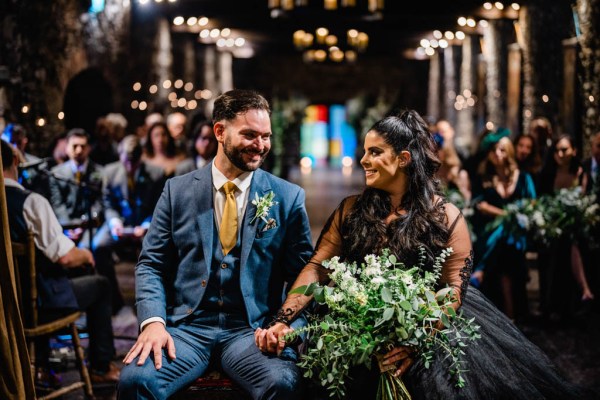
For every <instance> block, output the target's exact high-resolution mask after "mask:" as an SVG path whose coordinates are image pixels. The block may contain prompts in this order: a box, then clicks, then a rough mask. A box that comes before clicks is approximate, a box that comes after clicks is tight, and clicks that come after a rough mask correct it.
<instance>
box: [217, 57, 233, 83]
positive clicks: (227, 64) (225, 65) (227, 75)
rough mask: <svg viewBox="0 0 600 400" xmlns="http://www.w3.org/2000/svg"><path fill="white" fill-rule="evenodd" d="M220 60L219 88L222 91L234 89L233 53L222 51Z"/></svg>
mask: <svg viewBox="0 0 600 400" xmlns="http://www.w3.org/2000/svg"><path fill="white" fill-rule="evenodd" d="M217 54H218V60H219V89H220V92H221V93H225V92H227V91H228V90H231V89H233V54H231V53H230V52H229V51H220V52H218V53H217Z"/></svg>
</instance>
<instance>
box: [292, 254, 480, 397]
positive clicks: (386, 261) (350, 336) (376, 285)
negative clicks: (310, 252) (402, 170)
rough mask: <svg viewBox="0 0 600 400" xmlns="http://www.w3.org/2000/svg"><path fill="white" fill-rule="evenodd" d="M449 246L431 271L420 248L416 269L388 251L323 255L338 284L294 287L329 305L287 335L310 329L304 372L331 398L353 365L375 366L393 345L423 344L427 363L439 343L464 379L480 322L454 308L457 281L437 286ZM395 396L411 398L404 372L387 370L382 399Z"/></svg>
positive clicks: (450, 368) (459, 378) (339, 394)
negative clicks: (361, 258) (348, 258)
mask: <svg viewBox="0 0 600 400" xmlns="http://www.w3.org/2000/svg"><path fill="white" fill-rule="evenodd" d="M451 252H452V249H451V248H449V249H446V250H443V251H442V252H441V254H440V255H439V256H438V257H437V258H436V259H435V260H434V263H433V266H431V267H430V271H427V270H426V266H425V258H426V257H425V250H424V249H422V248H421V249H420V252H419V258H420V261H419V264H418V265H416V266H413V267H411V268H408V267H407V266H406V265H404V264H402V263H400V262H397V260H396V257H395V256H394V255H391V254H390V253H389V250H384V251H383V252H382V254H381V255H379V256H375V255H368V256H366V257H365V262H364V263H363V264H361V265H360V266H357V265H356V263H344V262H340V260H339V257H334V258H332V259H330V260H328V261H324V262H323V263H322V264H323V266H325V267H326V268H328V269H330V270H331V273H330V278H331V280H332V281H333V283H334V284H335V285H334V286H333V287H331V286H321V285H319V284H317V283H312V284H310V285H307V286H302V287H299V288H296V289H294V290H293V291H291V292H290V294H294V293H299V294H304V295H314V297H315V300H316V301H317V302H318V303H319V304H326V305H328V307H329V313H328V315H325V316H315V317H314V318H313V321H312V323H311V324H309V325H308V326H306V327H304V328H301V329H299V330H296V331H294V332H292V333H291V334H290V335H288V337H286V340H291V339H293V338H295V337H296V336H297V335H299V334H300V333H302V332H307V333H308V338H307V346H306V349H307V351H306V353H305V354H304V355H303V356H302V359H301V361H300V363H299V366H300V367H301V368H302V369H304V371H305V372H304V376H305V377H308V378H315V379H317V380H318V381H319V383H320V384H321V385H322V386H324V387H326V388H327V390H329V392H330V394H331V396H332V397H333V396H336V397H338V398H343V397H344V396H345V392H344V390H345V387H344V385H345V381H346V378H348V376H349V370H350V367H352V366H356V365H360V364H362V365H366V366H367V367H370V366H371V359H372V358H373V357H375V356H378V355H379V356H380V355H382V354H384V353H387V352H388V351H389V349H390V348H391V347H395V346H409V347H412V348H414V349H415V350H416V351H418V354H419V356H420V357H421V358H422V359H423V361H424V366H425V367H426V368H429V366H430V363H431V360H432V359H433V353H434V350H436V351H442V352H444V353H445V355H446V357H442V358H443V359H444V361H440V362H448V363H449V365H448V374H449V375H451V376H453V377H454V378H455V379H456V384H457V386H459V387H462V386H464V384H465V381H464V379H463V377H462V372H464V371H465V365H464V362H463V361H462V360H461V355H462V354H463V352H462V350H461V349H462V347H464V346H466V343H465V342H466V341H467V340H475V339H477V338H478V337H479V334H478V329H479V327H478V326H476V325H475V324H474V322H473V320H472V319H471V320H466V319H464V318H463V317H462V316H461V314H457V313H456V311H455V310H454V308H453V307H452V305H453V303H454V302H455V299H454V297H453V289H452V288H449V287H446V288H442V289H441V290H439V291H437V292H436V290H435V288H436V287H437V285H438V281H439V279H440V277H441V269H442V265H443V263H444V261H445V259H446V257H448V255H450V254H451ZM390 396H391V397H392V398H398V399H408V398H410V394H409V393H408V392H407V390H406V388H405V387H404V384H403V383H402V381H401V379H400V378H398V377H395V376H394V375H393V374H391V373H390V372H389V371H388V372H384V373H382V375H381V379H380V390H379V391H378V398H390Z"/></svg>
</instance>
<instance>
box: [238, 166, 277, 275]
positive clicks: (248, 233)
mask: <svg viewBox="0 0 600 400" xmlns="http://www.w3.org/2000/svg"><path fill="white" fill-rule="evenodd" d="M267 177H268V175H267V174H266V173H265V172H264V171H262V170H260V169H257V170H256V171H254V176H253V177H252V183H251V184H250V193H248V204H247V205H246V212H245V213H244V221H243V225H242V229H243V234H242V252H241V256H240V266H241V268H244V266H245V265H246V261H247V260H248V256H249V255H250V250H252V245H253V244H254V238H255V236H256V229H257V227H258V224H259V222H260V221H259V220H256V221H254V222H252V223H250V221H251V220H252V218H254V215H255V214H256V206H255V205H254V204H252V200H254V198H255V196H256V194H257V193H258V197H262V196H264V195H266V194H267V193H268V192H269V191H271V185H270V182H269V180H268V178H267Z"/></svg>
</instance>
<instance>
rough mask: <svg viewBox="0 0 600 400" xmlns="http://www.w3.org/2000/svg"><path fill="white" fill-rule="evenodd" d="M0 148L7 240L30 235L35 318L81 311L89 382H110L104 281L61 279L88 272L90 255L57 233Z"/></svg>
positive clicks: (8, 151) (5, 148)
mask: <svg viewBox="0 0 600 400" xmlns="http://www.w3.org/2000/svg"><path fill="white" fill-rule="evenodd" d="M0 142H1V143H0V144H1V150H2V165H3V170H2V174H3V175H4V184H5V191H6V201H7V207H8V222H9V228H10V236H11V240H13V241H17V242H18V241H21V242H22V241H25V238H26V235H27V232H28V231H31V232H33V235H34V241H35V246H36V250H37V255H36V258H37V259H36V261H37V267H38V268H37V282H38V294H39V300H40V308H41V309H42V310H44V312H43V313H40V316H41V317H44V316H48V315H55V314H56V315H57V316H58V315H60V313H61V312H64V311H65V310H76V309H79V310H81V311H85V312H86V315H87V327H88V332H89V336H90V346H89V353H88V354H89V361H90V365H91V368H92V373H91V379H92V382H93V383H111V382H116V381H117V380H118V379H119V370H118V368H117V367H116V365H115V364H114V363H112V362H111V360H112V357H113V356H114V352H115V348H114V344H113V333H112V325H111V300H110V293H107V292H108V280H107V279H106V278H105V277H103V276H100V275H86V276H79V277H76V278H72V279H69V278H68V277H67V275H66V272H65V269H71V268H79V267H83V266H86V265H92V266H93V265H94V259H93V257H92V253H90V251H89V250H87V249H80V248H77V247H76V246H75V243H73V241H71V240H70V239H69V238H67V237H66V236H65V235H64V234H63V233H62V228H61V226H60V224H59V223H58V220H57V219H56V216H55V215H54V212H53V211H52V208H51V207H50V203H49V202H48V200H46V199H45V198H43V197H42V196H40V195H39V194H37V193H32V192H30V191H28V190H26V189H25V188H23V186H21V185H19V183H17V181H16V179H17V166H18V164H19V162H18V158H17V156H16V155H15V153H14V151H13V149H12V148H11V147H10V145H9V144H8V143H6V142H5V141H0ZM39 347H42V346H38V348H39ZM39 359H40V360H43V358H39ZM46 359H47V358H46Z"/></svg>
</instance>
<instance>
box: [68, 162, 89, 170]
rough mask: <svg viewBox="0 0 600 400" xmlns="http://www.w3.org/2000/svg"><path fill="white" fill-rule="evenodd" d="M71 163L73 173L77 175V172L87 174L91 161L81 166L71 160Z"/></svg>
mask: <svg viewBox="0 0 600 400" xmlns="http://www.w3.org/2000/svg"><path fill="white" fill-rule="evenodd" d="M69 162H70V163H71V171H73V173H75V172H77V171H80V172H85V171H86V170H87V166H88V162H89V160H85V161H84V163H83V164H81V165H77V164H76V163H75V161H73V160H69Z"/></svg>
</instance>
